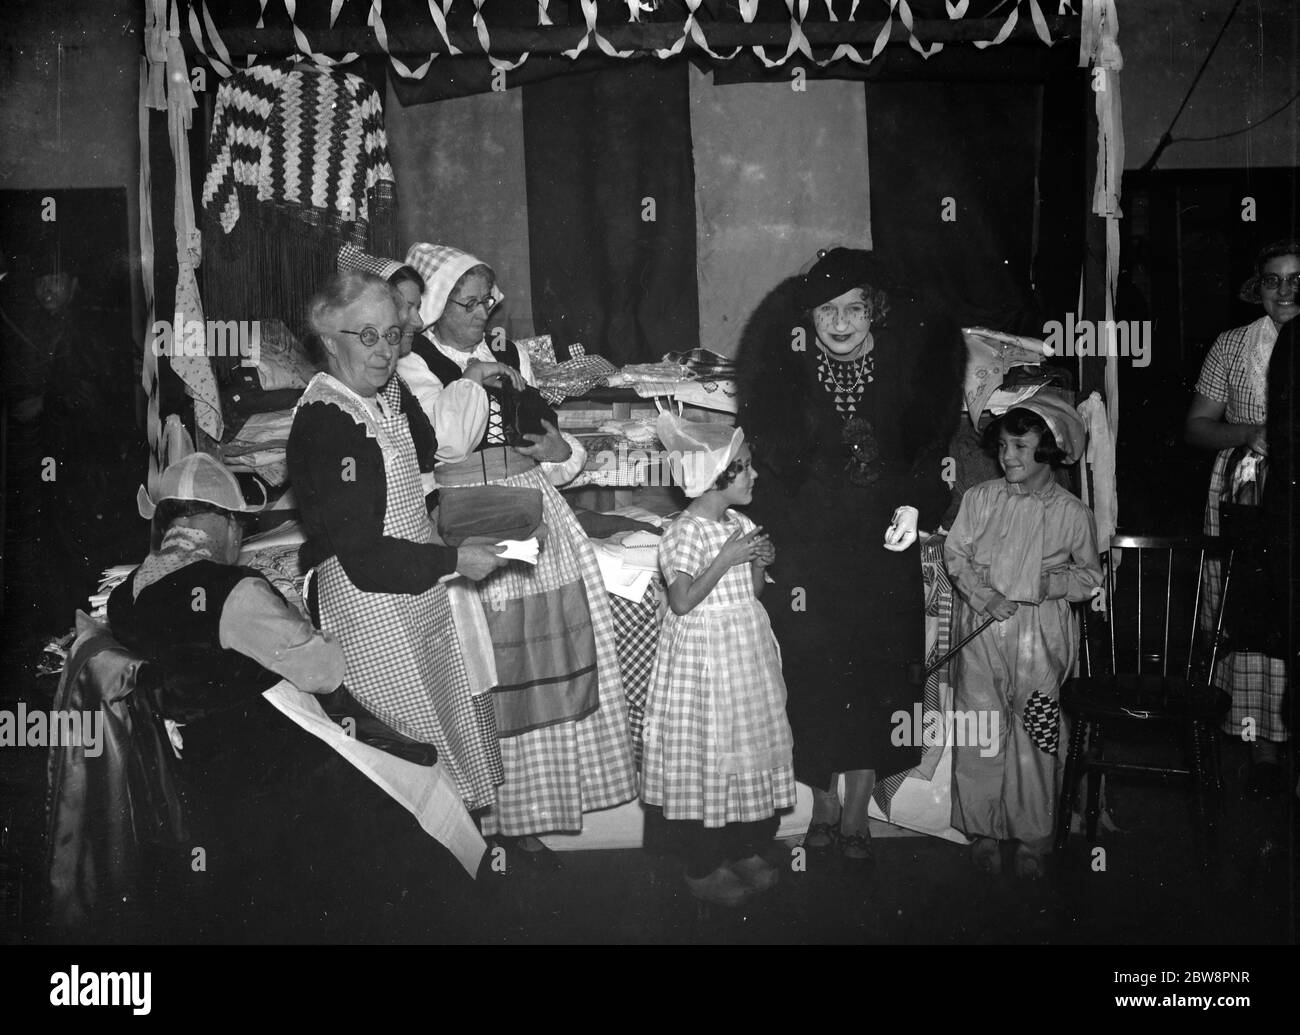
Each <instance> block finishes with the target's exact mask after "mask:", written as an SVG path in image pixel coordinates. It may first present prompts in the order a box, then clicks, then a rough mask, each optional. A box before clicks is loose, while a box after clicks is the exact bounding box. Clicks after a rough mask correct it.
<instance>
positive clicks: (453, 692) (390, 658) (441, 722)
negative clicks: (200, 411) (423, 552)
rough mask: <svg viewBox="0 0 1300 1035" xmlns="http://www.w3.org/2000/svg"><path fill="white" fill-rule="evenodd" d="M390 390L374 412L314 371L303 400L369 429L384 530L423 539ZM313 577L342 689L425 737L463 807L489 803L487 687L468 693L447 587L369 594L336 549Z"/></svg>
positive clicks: (426, 532)
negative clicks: (342, 661) (384, 495)
mask: <svg viewBox="0 0 1300 1035" xmlns="http://www.w3.org/2000/svg"><path fill="white" fill-rule="evenodd" d="M395 384H396V378H394V379H393V380H392V381H391V382H390V385H395ZM395 397H396V396H395V394H394V395H392V396H390V395H388V394H387V393H386V394H385V402H386V403H387V405H385V407H384V409H383V412H382V413H375V412H373V411H371V410H370V409H369V407H368V406H367V405H366V404H365V403H364V402H362V401H361V399H360V397H359V396H356V395H354V394H353V393H351V392H348V391H347V389H346V388H344V387H343V386H342V385H340V384H339V383H338V382H337V381H334V380H333V379H332V378H329V379H324V378H320V377H318V378H317V379H316V380H315V381H313V382H312V386H311V387H309V388H308V390H307V393H304V395H303V401H304V402H313V401H328V402H331V403H334V404H336V405H338V406H339V408H340V409H342V410H343V411H344V412H345V413H348V414H349V415H350V416H352V417H353V418H354V419H355V420H357V422H358V423H361V424H363V425H365V426H366V427H367V429H368V430H369V431H371V432H372V433H373V434H374V436H375V438H376V441H377V442H378V445H379V448H380V450H381V451H382V452H383V457H384V468H385V474H386V477H387V484H388V501H387V502H388V506H387V510H386V512H385V514H384V535H387V536H393V537H394V538H398V539H406V540H409V541H411V542H417V543H428V542H432V541H433V526H432V525H431V524H430V522H429V516H428V513H427V512H426V511H425V509H424V490H423V489H422V488H421V486H420V473H419V470H420V469H419V464H418V461H417V459H416V453H415V445H414V443H413V442H412V441H411V433H410V430H409V429H408V427H407V423H406V417H405V415H404V414H402V412H401V411H400V410H399V409H398V408H397V406H396V405H395V404H393V403H392V402H391V401H390V400H391V399H394V398H395ZM335 467H336V469H337V467H338V463H337V462H335ZM316 577H317V579H318V580H319V583H318V587H319V595H320V625H321V628H322V629H324V630H327V631H329V632H332V633H334V634H335V635H336V636H337V637H338V639H339V643H340V644H342V646H343V651H344V654H345V655H346V656H347V674H346V676H345V677H344V685H345V686H346V687H347V688H348V691H349V693H351V694H352V696H353V697H355V698H356V699H357V700H358V701H359V702H360V703H361V705H362V706H363V707H365V708H366V710H367V711H369V712H371V713H372V714H373V715H375V716H377V717H378V718H380V719H382V720H383V721H384V722H386V723H388V725H390V726H392V727H393V728H394V729H396V730H397V731H399V732H400V733H404V734H405V735H406V736H408V737H412V738H414V739H416V740H421V741H424V742H425V743H429V744H433V745H434V747H436V748H437V750H438V760H439V761H440V762H442V763H443V765H445V766H446V768H447V771H448V773H449V774H450V775H451V777H452V779H453V780H454V781H455V783H456V787H457V789H458V790H459V792H460V795H461V798H462V799H464V801H465V805H466V807H467V808H470V809H474V808H479V807H482V806H485V805H490V804H491V803H492V801H493V798H494V796H495V787H496V784H497V783H499V782H500V781H501V778H502V772H501V754H500V751H499V749H498V747H497V740H496V723H495V720H494V718H493V712H492V702H491V699H490V695H489V694H486V693H485V694H480V695H478V696H477V697H475V696H473V695H472V694H471V693H470V684H469V676H468V674H467V672H466V670H465V663H464V661H463V660H462V657H461V646H460V641H459V639H458V636H457V632H456V626H455V623H454V621H453V619H452V612H451V606H450V604H449V603H448V601H447V587H446V586H445V585H441V584H440V585H437V586H434V587H433V588H432V589H428V590H425V592H423V593H418V594H410V593H367V592H364V591H363V590H360V589H357V587H356V586H354V585H353V584H352V581H351V580H350V579H349V578H348V577H347V573H346V572H344V570H343V565H342V564H341V563H340V562H339V559H338V557H337V556H335V557H330V558H329V559H328V560H325V561H323V562H321V563H320V564H319V565H317V566H316Z"/></svg>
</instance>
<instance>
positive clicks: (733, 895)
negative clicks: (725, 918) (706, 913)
mask: <svg viewBox="0 0 1300 1035" xmlns="http://www.w3.org/2000/svg"><path fill="white" fill-rule="evenodd" d="M686 886H687V887H688V888H690V889H691V894H692V895H694V896H695V897H696V898H698V899H699V900H700V901H701V902H708V903H710V904H711V905H715V906H726V907H727V908H728V909H734V908H735V907H736V906H739V905H742V904H743V903H744V902H745V901H746V900H747V899H748V898H749V897H750V896H751V895H753V894H754V893H753V892H752V891H751V890H750V889H749V887H748V886H747V885H746V884H745V882H744V881H742V880H741V879H740V877H739V876H737V875H736V874H735V873H734V872H733V871H732V870H731V869H730V868H729V867H727V866H725V865H724V866H719V867H718V868H717V869H716V870H714V871H713V872H712V873H710V874H709V875H708V876H707V877H690V876H688V877H687V878H686Z"/></svg>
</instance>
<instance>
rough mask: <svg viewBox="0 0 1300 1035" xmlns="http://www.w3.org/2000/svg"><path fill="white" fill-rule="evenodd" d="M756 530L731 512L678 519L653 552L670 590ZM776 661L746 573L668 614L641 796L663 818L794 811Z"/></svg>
mask: <svg viewBox="0 0 1300 1035" xmlns="http://www.w3.org/2000/svg"><path fill="white" fill-rule="evenodd" d="M738 526H739V527H740V528H741V529H742V530H743V531H744V532H745V533H748V532H750V531H751V530H752V529H753V528H754V523H753V522H752V521H750V520H749V519H748V518H746V517H744V516H743V515H740V514H737V513H736V512H734V511H728V512H727V520H726V521H723V522H717V521H710V520H708V519H705V518H700V517H697V516H695V515H693V514H689V513H688V514H683V515H682V516H681V517H679V518H678V519H677V520H676V521H674V522H673V524H672V525H671V526H670V527H669V529H668V531H667V532H666V533H665V534H664V537H663V540H662V542H661V543H660V545H659V565H660V567H661V568H662V569H663V573H664V577H665V579H667V580H668V581H669V582H671V581H672V580H673V579H675V578H676V577H677V573H678V572H684V573H686V574H688V575H691V576H696V575H699V574H700V573H701V572H702V571H704V569H705V568H707V567H708V566H709V564H710V562H711V561H712V560H713V558H714V557H716V556H717V554H718V551H719V550H720V549H721V548H722V545H723V543H725V542H726V541H727V539H728V537H729V536H730V535H731V534H732V533H733V532H734V531H735V530H736V528H737V527H738ZM792 743H793V741H792V738H791V735H790V724H789V722H788V721H787V720H786V716H785V681H784V680H783V679H782V678H781V652H780V649H779V648H778V646H777V643H776V637H775V636H774V635H773V634H772V626H771V624H770V623H769V621H768V617H767V612H766V611H765V610H763V607H762V605H761V604H760V603H759V602H758V598H757V597H755V596H754V586H753V582H752V576H751V574H750V567H749V565H748V564H738V565H736V566H734V567H732V568H731V569H729V570H728V571H727V573H726V574H725V575H723V576H722V578H721V579H719V580H718V584H717V585H716V586H715V587H714V588H713V592H711V593H710V594H709V595H708V597H707V598H705V599H704V600H703V601H702V602H701V603H700V604H699V605H697V606H696V607H695V608H694V609H693V610H692V611H690V612H688V613H687V614H684V615H675V614H673V613H672V612H671V611H669V613H668V615H667V617H666V618H665V619H664V624H663V628H662V630H661V631H660V634H659V649H658V651H657V653H656V655H655V667H654V672H653V674H652V675H651V678H650V693H649V697H648V699H647V701H646V715H645V769H644V772H643V774H642V789H641V796H642V798H643V799H644V800H645V802H646V804H648V805H662V806H663V810H664V816H665V818H667V819H691V820H703V822H704V825H705V826H706V827H721V826H725V825H726V824H728V823H752V822H755V821H757V820H760V819H766V818H767V817H768V816H771V815H772V814H773V813H774V812H776V811H777V810H778V809H783V808H788V807H789V806H792V805H794V803H795V780H794V767H793V765H792V757H791V750H792Z"/></svg>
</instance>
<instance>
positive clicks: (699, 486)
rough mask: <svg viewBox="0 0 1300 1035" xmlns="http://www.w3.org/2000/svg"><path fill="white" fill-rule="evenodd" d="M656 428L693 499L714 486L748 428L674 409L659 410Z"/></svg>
mask: <svg viewBox="0 0 1300 1035" xmlns="http://www.w3.org/2000/svg"><path fill="white" fill-rule="evenodd" d="M655 432H656V434H658V436H659V441H660V442H662V443H663V446H664V449H666V450H667V451H668V454H669V455H668V469H669V470H670V471H671V472H672V474H673V477H674V479H676V481H677V482H678V484H680V485H681V486H682V488H683V489H684V490H685V491H686V495H687V496H689V497H691V499H695V498H696V497H697V496H703V495H704V494H705V493H706V492H708V491H709V489H711V488H713V483H714V482H715V481H717V480H718V475H720V474H721V473H722V472H723V471H725V470H726V469H727V465H728V464H730V463H731V461H732V460H734V459H735V458H736V454H737V453H738V452H739V451H740V447H741V445H743V444H744V441H745V432H744V431H743V430H741V429H740V428H735V427H732V426H731V425H730V424H706V423H704V422H702V421H693V420H686V419H684V418H682V417H678V416H676V415H675V414H672V413H661V414H659V420H658V421H657V422H656V424H655Z"/></svg>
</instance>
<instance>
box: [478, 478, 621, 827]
mask: <svg viewBox="0 0 1300 1035" xmlns="http://www.w3.org/2000/svg"><path fill="white" fill-rule="evenodd" d="M467 462H468V463H473V461H472V460H471V461H467ZM493 484H495V485H512V486H523V487H528V488H535V489H540V490H541V493H542V519H543V521H544V522H545V523H546V528H547V538H546V543H545V544H544V545H543V547H542V552H541V554H540V556H539V557H538V561H537V564H536V566H533V565H529V564H524V563H521V562H515V563H511V564H507V565H505V566H504V567H501V568H498V569H497V570H496V571H494V572H493V573H492V574H491V575H489V576H488V577H487V578H485V579H483V580H482V581H480V582H479V583H478V590H479V596H480V598H481V599H482V601H483V606H484V608H485V609H491V608H494V607H495V608H498V609H499V608H500V601H502V600H519V599H521V598H523V597H527V596H530V595H533V594H538V593H545V592H548V591H551V590H555V589H559V588H560V587H563V586H566V585H574V584H578V585H579V586H580V587H581V588H582V590H583V592H584V595H585V597H586V602H587V608H588V610H589V612H590V619H589V620H590V625H591V629H592V632H593V633H594V635H595V647H596V671H597V676H598V680H599V696H598V700H599V704H598V707H597V708H596V710H595V711H594V712H592V713H591V714H589V715H586V716H584V717H583V718H581V719H577V720H572V721H565V722H558V723H555V724H554V725H550V726H544V727H542V728H540V729H533V730H529V731H527V732H525V733H521V734H519V735H517V736H509V737H502V738H501V740H500V748H501V759H502V762H503V764H504V767H505V780H504V782H503V783H502V784H501V786H500V787H498V788H497V803H496V808H495V809H494V810H493V811H492V812H491V813H490V814H489V815H487V816H485V817H484V820H483V833H484V834H505V835H507V836H510V837H520V836H523V835H525V834H542V833H547V832H553V831H575V830H581V829H582V814H583V813H584V812H591V811H593V810H596V809H605V808H609V807H611V806H613V805H619V804H621V803H622V802H625V801H629V800H630V799H631V798H632V797H634V796H635V794H636V786H635V783H634V781H635V770H634V768H633V765H632V743H631V738H630V737H629V735H628V719H627V702H626V701H625V700H624V698H623V681H622V677H621V675H620V673H619V665H618V648H617V646H616V643H615V636H614V616H613V614H612V612H611V611H610V605H609V597H608V595H607V594H606V592H605V580H604V578H603V577H602V576H601V574H600V564H599V562H597V560H596V552H595V550H594V549H593V548H592V545H591V541H590V540H589V539H588V538H587V536H586V534H585V533H584V532H583V531H582V526H581V525H579V524H578V521H577V519H576V518H575V517H574V516H573V511H572V509H570V507H569V505H568V504H567V503H566V502H564V498H563V497H562V496H561V495H560V494H559V492H557V491H556V489H555V487H554V486H553V485H551V483H550V482H549V481H547V479H546V476H545V475H544V474H543V473H542V469H541V467H533V468H532V469H531V470H529V471H525V472H523V473H522V474H516V475H512V476H510V477H507V478H502V479H500V480H499V481H496V482H493ZM490 618H491V613H490V612H489V619H490ZM568 618H569V619H570V621H571V623H572V625H573V627H575V628H578V627H581V626H582V625H585V624H586V623H587V621H588V615H584V614H571V615H569V616H568ZM493 646H494V647H495V649H496V652H497V657H498V659H500V658H501V654H502V652H503V651H508V650H509V649H510V646H509V645H508V644H502V643H494V644H493ZM499 663H500V662H498V664H499Z"/></svg>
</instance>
